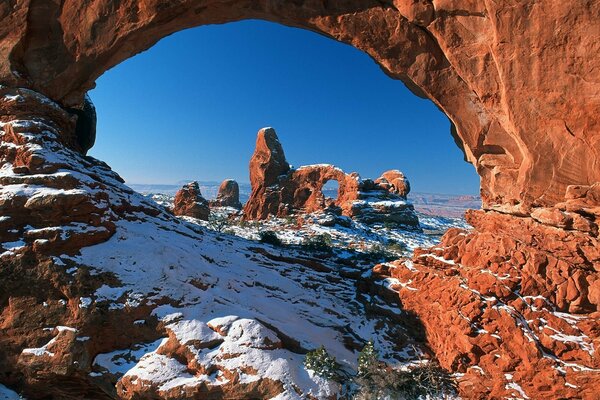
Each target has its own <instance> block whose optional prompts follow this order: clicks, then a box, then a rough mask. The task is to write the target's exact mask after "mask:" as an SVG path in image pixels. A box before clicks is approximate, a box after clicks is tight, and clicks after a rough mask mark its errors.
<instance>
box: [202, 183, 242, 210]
mask: <svg viewBox="0 0 600 400" xmlns="http://www.w3.org/2000/svg"><path fill="white" fill-rule="evenodd" d="M210 205H211V206H213V207H214V206H217V207H233V208H237V209H240V208H242V203H240V187H239V185H238V183H237V182H236V181H234V180H233V179H225V180H224V181H223V182H222V183H221V185H220V186H219V191H218V193H217V198H216V199H215V200H213V201H211V202H210Z"/></svg>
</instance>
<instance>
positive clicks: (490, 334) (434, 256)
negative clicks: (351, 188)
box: [373, 211, 600, 399]
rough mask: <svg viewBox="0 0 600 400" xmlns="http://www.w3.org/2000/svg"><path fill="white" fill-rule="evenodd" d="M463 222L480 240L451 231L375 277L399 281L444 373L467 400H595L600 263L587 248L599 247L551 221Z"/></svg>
mask: <svg viewBox="0 0 600 400" xmlns="http://www.w3.org/2000/svg"><path fill="white" fill-rule="evenodd" d="M550 215H554V214H553V213H550ZM467 217H468V221H469V223H470V224H472V225H473V227H474V228H475V230H474V231H472V232H463V231H461V230H458V229H451V230H450V231H448V232H447V233H446V235H445V236H444V238H443V239H442V244H441V245H440V246H437V247H436V248H433V249H429V250H419V251H416V252H415V256H414V258H413V259H412V262H411V261H404V262H402V261H398V262H395V263H394V264H393V268H390V266H389V265H387V266H386V268H381V267H378V268H375V269H374V270H373V271H374V276H375V279H376V280H377V279H380V278H382V277H385V276H390V277H392V278H395V279H397V280H398V282H400V284H398V285H396V286H394V287H393V288H394V289H395V290H396V291H397V293H398V296H399V299H400V301H401V302H402V305H403V308H404V309H406V310H409V311H412V312H414V313H416V314H417V315H418V316H419V319H420V320H421V321H422V323H423V324H424V326H425V329H426V331H427V339H428V342H429V344H430V345H431V347H432V349H433V350H434V352H435V353H436V355H437V357H438V359H439V361H440V363H441V364H442V366H443V367H445V368H448V369H450V370H453V371H458V372H462V373H466V375H465V376H463V377H462V378H460V380H459V384H460V388H461V393H463V395H464V396H465V397H467V398H503V397H511V396H513V397H514V396H515V395H519V393H518V391H515V390H516V389H514V388H515V387H516V386H514V384H513V383H516V384H518V385H519V387H520V388H522V390H523V391H524V393H525V394H526V395H527V396H528V397H529V398H531V399H537V398H544V397H548V398H583V399H594V398H595V397H594V396H596V393H597V388H596V387H595V384H594V383H593V382H597V381H598V379H600V372H598V370H599V367H600V354H599V353H598V350H597V349H598V344H600V336H599V335H598V332H600V322H599V321H600V319H599V318H598V316H599V309H600V302H599V297H598V288H599V287H600V284H599V282H600V277H599V276H598V271H599V270H600V257H599V256H598V255H597V254H593V255H590V256H587V255H586V251H585V250H584V249H587V248H599V247H600V243H599V242H598V239H597V238H595V237H591V236H589V235H588V234H586V233H583V232H579V231H575V230H571V231H567V230H564V229H557V228H556V227H554V226H553V225H556V219H555V218H548V222H550V224H543V223H539V222H537V221H536V220H534V219H533V218H523V217H514V216H510V215H503V214H499V213H495V212H482V211H477V212H474V211H471V212H469V213H468V214H467ZM541 219H545V218H541ZM559 223H560V224H562V219H559ZM538 238H544V241H543V243H540V242H538ZM474 393H478V394H477V395H476V396H475V395H474ZM520 397H523V396H522V395H521V396H520Z"/></svg>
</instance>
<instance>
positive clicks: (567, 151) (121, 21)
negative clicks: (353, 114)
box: [0, 0, 600, 214]
mask: <svg viewBox="0 0 600 400" xmlns="http://www.w3.org/2000/svg"><path fill="white" fill-rule="evenodd" d="M0 15H1V16H2V17H3V22H4V23H3V24H2V27H0V37H1V38H2V42H1V44H2V45H1V46H0V57H2V59H3V60H6V61H5V62H3V63H2V65H0V83H2V84H4V85H9V86H13V87H15V86H20V87H28V88H31V89H34V90H36V91H39V92H41V93H43V94H45V95H47V96H48V97H49V98H51V99H53V100H56V101H59V102H60V103H61V104H63V105H64V106H65V107H67V106H69V107H70V106H75V105H79V104H82V102H83V96H84V94H85V92H86V91H87V90H89V89H90V88H92V87H93V86H94V81H95V79H96V78H97V77H99V76H100V75H101V74H102V73H103V72H104V71H106V70H107V69H109V68H111V67H113V66H115V65H116V64H118V63H119V62H121V61H123V60H125V59H126V58H128V57H131V56H133V55H134V54H136V53H138V52H140V51H143V50H145V49H147V48H149V47H150V46H152V45H153V44H154V43H156V42H157V41H158V40H160V39H161V38H162V37H164V36H166V35H169V34H171V33H173V32H176V31H178V30H181V29H185V28H190V27H194V26H199V25H204V24H214V23H226V22H231V21H236V20H241V19H248V18H258V19H265V20H269V21H273V22H278V23H282V24H286V25H289V26H295V27H300V28H305V29H309V30H312V31H315V32H318V33H321V34H324V35H327V36H329V37H331V38H334V39H336V40H339V41H342V42H345V43H348V44H351V45H352V46H354V47H356V48H358V49H361V50H363V51H365V52H366V53H368V54H369V55H370V56H371V57H372V58H373V59H374V60H375V61H376V62H377V63H379V65H380V66H381V67H382V69H383V70H384V72H386V73H387V74H388V75H390V76H391V77H392V78H394V79H401V80H402V81H403V82H405V83H406V85H407V86H408V87H409V88H410V89H411V90H412V91H413V92H415V94H417V95H419V96H423V97H428V98H429V99H431V100H432V101H434V102H435V104H437V105H438V107H440V109H442V110H443V112H445V113H446V115H447V116H448V118H449V119H450V120H451V122H452V124H453V128H452V134H453V136H454V137H455V139H456V142H457V144H458V145H459V147H461V148H462V149H463V151H464V154H465V159H466V160H468V161H469V162H471V163H472V164H474V165H475V167H476V168H477V171H478V173H479V175H480V176H481V193H482V197H483V206H484V208H489V209H498V210H501V211H503V212H510V213H517V214H524V213H528V212H529V211H530V208H531V207H532V206H549V205H553V204H555V203H557V202H559V201H561V200H563V199H564V197H565V194H566V189H567V186H568V185H571V184H578V185H591V184H593V183H595V182H598V181H600V168H597V163H596V160H597V159H598V157H599V155H600V145H599V143H600V139H599V138H598V135H597V132H598V131H599V129H600V125H599V123H598V118H597V115H598V110H599V109H600V100H598V99H599V98H600V97H599V95H598V94H599V89H598V83H597V80H596V79H595V77H597V75H598V73H597V72H596V71H598V67H599V63H600V61H599V60H598V58H597V57H585V56H578V54H597V53H598V52H599V51H600V44H598V40H596V39H597V38H594V37H593V35H591V36H590V35H589V32H594V31H597V30H598V29H600V26H599V22H598V21H599V20H600V6H599V5H598V3H597V2H592V1H589V2H583V3H581V4H580V5H578V6H577V7H573V6H572V5H569V4H566V3H565V2H560V1H558V0H553V1H552V2H550V3H547V2H545V3H544V4H543V5H542V4H541V3H537V2H533V3H532V2H523V3H521V4H518V5H515V6H512V5H511V6H508V5H505V4H504V3H491V2H486V1H469V2H467V1H457V2H452V1H441V0H436V1H431V0H394V1H380V0H335V1H317V0H304V1H285V2H282V1H273V0H262V1H254V0H239V1H226V2H221V1H209V0H204V1H203V0H181V1H177V2H159V1H150V0H145V1H141V0H124V1H120V2H114V1H109V0H98V1H94V2H92V3H86V2H80V1H77V0H63V1H61V2H55V1H50V0H32V1H26V2H14V1H10V2H5V3H4V4H3V5H2V7H1V8H0ZM49 16H50V17H49ZM555 27H562V28H561V29H557V28H555ZM562 60H572V61H568V62H562ZM575 60H576V61H575ZM594 166H595V167H594Z"/></svg>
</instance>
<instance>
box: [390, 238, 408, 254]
mask: <svg viewBox="0 0 600 400" xmlns="http://www.w3.org/2000/svg"><path fill="white" fill-rule="evenodd" d="M386 248H387V249H388V250H389V251H392V252H396V253H405V252H407V251H408V247H407V246H406V244H405V243H403V242H399V241H397V240H394V239H390V240H388V242H387V245H386Z"/></svg>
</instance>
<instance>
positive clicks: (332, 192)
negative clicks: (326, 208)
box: [321, 179, 340, 205]
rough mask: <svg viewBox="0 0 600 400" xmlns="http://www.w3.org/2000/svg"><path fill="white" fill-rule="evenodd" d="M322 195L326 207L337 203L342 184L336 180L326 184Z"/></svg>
mask: <svg viewBox="0 0 600 400" xmlns="http://www.w3.org/2000/svg"><path fill="white" fill-rule="evenodd" d="M321 193H323V197H324V198H325V204H326V205H330V204H333V203H335V202H336V201H337V200H338V198H339V195H340V183H339V182H338V181H337V180H336V179H331V180H329V181H327V182H325V184H324V185H323V187H322V188H321Z"/></svg>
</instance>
